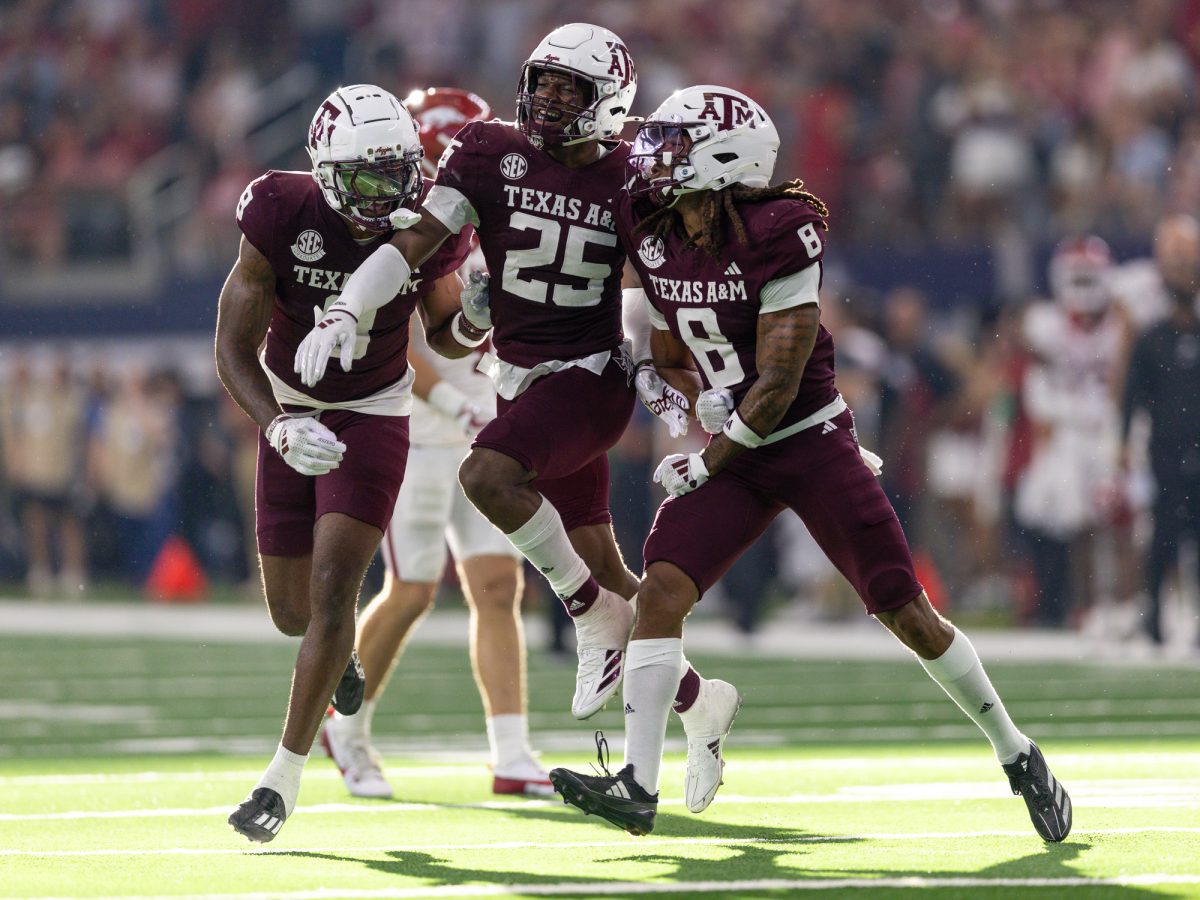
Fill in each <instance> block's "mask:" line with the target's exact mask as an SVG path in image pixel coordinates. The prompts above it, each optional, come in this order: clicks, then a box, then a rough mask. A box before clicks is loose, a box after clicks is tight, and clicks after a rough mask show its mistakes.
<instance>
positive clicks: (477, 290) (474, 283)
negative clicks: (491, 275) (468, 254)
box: [458, 272, 492, 331]
mask: <svg viewBox="0 0 1200 900" xmlns="http://www.w3.org/2000/svg"><path fill="white" fill-rule="evenodd" d="M458 302H459V303H461V304H462V311H463V316H464V317H465V318H466V320H467V321H468V322H470V323H471V324H472V325H474V326H475V327H476V328H478V329H479V330H480V331H487V330H488V329H489V328H491V327H492V309H491V307H490V306H489V305H488V304H489V302H490V300H489V298H488V273H487V272H472V273H471V274H470V275H469V276H468V277H467V286H466V287H465V288H463V291H462V293H461V294H459V295H458Z"/></svg>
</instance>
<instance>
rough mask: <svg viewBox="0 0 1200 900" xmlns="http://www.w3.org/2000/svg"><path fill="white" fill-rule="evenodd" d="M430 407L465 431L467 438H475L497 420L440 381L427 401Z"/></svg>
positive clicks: (460, 392) (464, 395)
mask: <svg viewBox="0 0 1200 900" xmlns="http://www.w3.org/2000/svg"><path fill="white" fill-rule="evenodd" d="M426 402H427V403H428V404H429V405H430V406H432V407H433V408H434V409H436V410H437V411H438V412H440V413H441V414H442V415H444V416H446V417H447V418H450V419H453V420H454V423H455V424H456V425H458V427H459V428H461V429H462V430H463V434H465V435H466V436H467V437H471V438H473V437H475V435H477V434H479V432H480V431H482V430H483V426H484V425H486V424H487V423H488V422H490V421H492V419H494V418H496V417H495V415H493V414H492V413H490V412H488V411H486V410H484V409H481V408H480V407H479V405H478V404H475V403H473V402H471V398H470V397H468V396H467V395H466V394H464V393H463V392H462V391H460V390H459V389H458V388H456V387H455V386H454V385H452V384H448V383H447V382H445V381H439V382H438V383H437V384H435V385H434V386H433V387H432V388H430V390H429V397H428V399H427V401H426Z"/></svg>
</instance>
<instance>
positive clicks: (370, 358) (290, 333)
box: [237, 171, 471, 403]
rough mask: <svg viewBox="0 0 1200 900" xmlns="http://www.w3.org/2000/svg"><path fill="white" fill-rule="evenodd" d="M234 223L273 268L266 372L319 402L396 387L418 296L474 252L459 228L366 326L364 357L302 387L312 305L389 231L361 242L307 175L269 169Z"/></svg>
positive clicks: (335, 290)
mask: <svg viewBox="0 0 1200 900" xmlns="http://www.w3.org/2000/svg"><path fill="white" fill-rule="evenodd" d="M237 220H238V226H239V227H240V228H241V229H242V233H243V234H245V235H246V239H247V240H248V241H250V243H251V244H253V245H254V246H255V247H256V248H257V249H258V251H259V252H260V253H262V254H263V256H265V257H266V258H267V260H268V261H270V263H271V268H272V269H273V270H274V271H275V306H274V309H272V310H271V326H270V330H269V331H268V332H267V351H266V362H267V366H268V368H270V370H271V371H272V372H273V373H275V375H276V376H278V377H279V378H280V379H281V380H282V381H283V382H285V383H286V384H287V385H288V386H289V387H292V388H294V389H295V390H297V391H300V392H302V393H304V394H307V395H308V396H310V397H313V398H314V399H316V400H320V401H322V402H324V403H337V402H342V401H347V400H358V399H360V398H362V397H368V396H370V395H371V394H374V393H377V392H379V391H380V390H382V389H383V388H385V387H387V386H389V385H391V384H395V383H396V382H397V381H399V380H400V379H401V378H403V377H404V374H405V372H407V371H408V322H409V317H410V316H411V315H412V312H413V309H414V308H415V306H416V303H417V300H418V298H420V297H423V296H424V295H426V294H428V293H429V292H430V291H431V290H433V285H434V282H436V281H437V280H438V279H439V278H441V277H442V276H443V275H446V274H448V273H450V272H454V271H455V270H457V269H458V267H459V266H460V265H461V264H462V262H463V260H464V259H466V257H467V254H468V252H470V248H471V233H470V231H469V230H464V231H463V232H462V233H461V234H459V235H458V236H457V237H453V238H451V239H450V240H448V241H447V242H446V243H445V244H443V245H442V247H441V248H440V249H439V250H438V252H437V253H435V254H434V255H433V256H432V257H430V258H429V259H428V260H426V261H425V263H424V264H422V265H421V267H420V268H419V269H417V270H415V271H414V272H413V274H412V277H411V278H410V279H409V280H408V282H407V283H405V285H404V286H403V288H402V289H401V290H400V291H399V292H398V293H397V294H396V296H395V298H394V299H393V300H392V301H391V302H389V303H388V304H387V305H386V306H384V307H382V308H381V309H379V310H377V311H376V312H375V313H373V314H372V313H368V314H367V315H368V316H373V318H372V319H371V320H370V321H367V320H366V319H364V320H363V324H365V325H366V326H367V327H368V328H370V341H369V342H368V344H367V347H366V353H365V355H363V356H362V357H361V358H358V359H355V360H354V363H353V365H352V366H351V369H350V371H349V372H343V371H342V366H341V363H339V362H338V360H337V357H336V355H335V356H334V357H333V358H331V359H330V361H329V367H328V368H327V369H326V370H325V377H324V378H322V379H321V380H320V381H319V382H318V383H317V384H316V385H315V386H314V387H311V388H310V387H305V386H304V384H303V383H302V382H301V381H300V376H299V375H297V374H295V373H294V372H293V371H292V366H293V364H294V362H295V357H296V348H297V347H299V346H300V342H301V341H303V340H304V338H305V336H306V335H307V334H308V333H309V332H310V331H312V328H313V326H314V325H315V324H316V321H315V319H314V316H313V307H314V306H319V307H320V308H321V309H322V310H324V309H326V308H328V307H329V305H330V304H331V303H333V301H334V300H336V299H337V298H338V296H339V295H340V294H341V292H342V288H344V287H345V286H346V279H347V278H349V277H350V273H351V272H353V271H354V270H355V269H357V268H358V267H359V266H360V265H361V264H362V262H363V260H365V259H366V258H367V257H368V256H370V255H371V253H372V252H374V250H375V249H376V248H377V247H379V246H380V245H381V244H383V243H384V242H385V241H386V240H387V239H388V238H389V237H391V235H392V232H387V233H385V234H382V235H380V236H379V237H376V238H373V239H372V240H370V241H367V242H366V243H359V242H358V241H356V240H355V239H354V238H353V237H351V236H350V232H349V230H348V228H347V226H346V220H345V219H343V218H342V217H341V216H339V215H338V214H337V213H336V212H335V211H334V210H332V209H331V208H330V207H329V204H328V203H326V202H325V198H324V197H323V196H322V195H321V189H320V187H319V186H318V185H317V183H316V182H315V181H313V177H312V175H310V174H309V173H308V172H276V171H270V172H267V174H266V175H263V176H262V177H261V178H258V179H256V180H254V181H252V182H250V185H249V187H247V188H246V191H245V193H243V194H242V199H241V200H240V201H239V202H238V208H237Z"/></svg>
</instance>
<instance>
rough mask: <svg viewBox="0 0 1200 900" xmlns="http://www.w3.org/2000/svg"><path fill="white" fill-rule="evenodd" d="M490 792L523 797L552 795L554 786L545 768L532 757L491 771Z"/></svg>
mask: <svg viewBox="0 0 1200 900" xmlns="http://www.w3.org/2000/svg"><path fill="white" fill-rule="evenodd" d="M492 793H493V794H511V795H522V796H525V797H553V796H554V786H553V785H552V784H551V783H550V776H549V775H548V774H546V770H545V769H543V768H542V767H541V766H539V765H538V764H537V762H535V761H534V760H533V759H529V758H527V759H524V760H522V761H521V762H520V763H518V764H517V765H515V766H505V767H504V768H503V769H498V770H496V771H494V772H493V773H492Z"/></svg>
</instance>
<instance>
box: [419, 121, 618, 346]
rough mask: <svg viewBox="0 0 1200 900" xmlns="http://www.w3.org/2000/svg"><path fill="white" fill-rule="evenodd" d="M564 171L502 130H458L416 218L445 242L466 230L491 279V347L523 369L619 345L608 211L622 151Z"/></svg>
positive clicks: (488, 125)
mask: <svg viewBox="0 0 1200 900" xmlns="http://www.w3.org/2000/svg"><path fill="white" fill-rule="evenodd" d="M604 147H605V150H606V151H607V152H606V154H605V155H604V156H603V157H602V158H601V159H599V160H597V161H596V162H594V163H591V164H590V165H587V166H585V167H583V168H581V169H571V168H568V167H567V166H564V165H563V164H562V163H560V162H558V161H557V160H556V159H554V158H553V157H551V156H550V155H549V154H548V153H545V152H544V151H542V150H539V149H537V148H536V147H534V146H533V145H532V144H530V143H529V141H528V140H527V139H526V137H525V135H523V134H522V133H521V132H520V131H518V130H517V129H516V128H514V127H513V126H512V125H510V124H508V123H504V122H499V121H492V122H472V123H470V124H468V125H466V126H465V127H464V128H463V129H462V130H461V131H459V133H458V134H457V136H456V137H455V138H454V140H453V141H452V142H451V143H450V146H449V147H447V149H446V152H445V153H444V154H443V155H442V159H441V161H440V162H439V163H438V176H437V183H436V184H435V185H434V187H433V188H432V189H431V190H430V192H429V196H428V198H427V199H426V201H425V211H426V212H427V213H429V214H431V215H433V216H434V217H435V218H436V219H438V220H439V221H440V222H442V224H444V225H445V226H446V227H447V228H449V229H450V230H451V231H452V232H458V231H459V230H461V229H462V228H464V227H465V226H467V225H474V226H475V231H476V233H477V234H478V235H479V244H480V247H481V248H482V250H483V255H484V258H485V259H486V260H487V268H488V272H490V273H491V282H490V284H489V296H490V302H491V309H492V323H493V325H494V326H495V330H494V331H493V332H492V344H493V346H494V348H495V351H496V355H497V356H499V358H500V359H502V360H503V361H504V362H506V363H511V364H513V365H516V366H522V367H527V368H532V367H533V366H536V365H537V364H538V363H542V362H546V361H549V360H573V359H579V358H580V357H584V356H589V355H591V354H593V353H599V352H601V351H604V350H611V349H613V348H614V347H616V346H617V345H618V344H620V342H621V270H622V268H623V267H624V264H625V251H624V250H623V249H622V248H621V245H620V242H619V241H618V239H617V231H616V220H615V207H616V203H617V200H618V197H619V194H620V193H621V189H622V185H623V183H624V174H625V159H626V157H627V156H628V155H629V145H628V144H626V143H624V142H623V141H622V142H617V143H615V144H606V145H604Z"/></svg>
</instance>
